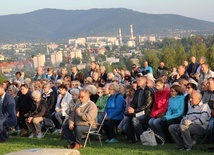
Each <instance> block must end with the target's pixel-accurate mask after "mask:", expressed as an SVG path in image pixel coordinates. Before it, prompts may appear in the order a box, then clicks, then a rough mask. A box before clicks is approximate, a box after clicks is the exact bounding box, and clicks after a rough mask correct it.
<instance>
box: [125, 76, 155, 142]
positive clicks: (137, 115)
mask: <svg viewBox="0 0 214 155" xmlns="http://www.w3.org/2000/svg"><path fill="white" fill-rule="evenodd" d="M146 81H147V78H146V77H145V76H140V77H138V78H137V85H138V89H137V90H136V91H135V93H134V97H133V100H132V102H131V104H130V107H129V108H128V112H127V113H125V115H126V116H128V117H129V119H128V120H127V121H126V127H125V129H126V130H125V133H126V135H127V140H128V142H130V143H134V142H135V141H136V139H135V135H136V137H137V139H138V140H140V135H141V134H142V133H143V131H144V129H143V126H144V125H146V124H148V121H149V118H150V108H151V105H152V102H153V96H152V92H151V91H150V90H149V88H148V87H147V86H146Z"/></svg>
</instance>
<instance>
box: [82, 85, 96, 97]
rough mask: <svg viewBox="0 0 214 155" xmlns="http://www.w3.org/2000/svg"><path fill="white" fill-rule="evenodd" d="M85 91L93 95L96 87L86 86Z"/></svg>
mask: <svg viewBox="0 0 214 155" xmlns="http://www.w3.org/2000/svg"><path fill="white" fill-rule="evenodd" d="M85 89H86V90H88V91H89V93H90V94H92V95H95V94H97V87H95V86H94V85H87V86H86V87H85Z"/></svg>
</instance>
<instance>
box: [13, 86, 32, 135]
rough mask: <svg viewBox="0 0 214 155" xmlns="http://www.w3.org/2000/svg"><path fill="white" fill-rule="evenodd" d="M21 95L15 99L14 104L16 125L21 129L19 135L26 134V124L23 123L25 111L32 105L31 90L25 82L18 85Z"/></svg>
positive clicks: (25, 116) (25, 115)
mask: <svg viewBox="0 0 214 155" xmlns="http://www.w3.org/2000/svg"><path fill="white" fill-rule="evenodd" d="M20 91H21V95H20V96H19V99H18V101H17V105H16V116H17V118H18V125H19V127H20V129H21V135H24V134H26V131H25V129H27V126H26V124H25V119H26V118H27V113H28V112H29V111H30V110H31V108H32V105H33V99H32V97H31V92H30V91H29V89H28V86H27V85H26V84H23V85H21V87H20Z"/></svg>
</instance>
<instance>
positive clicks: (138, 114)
mask: <svg viewBox="0 0 214 155" xmlns="http://www.w3.org/2000/svg"><path fill="white" fill-rule="evenodd" d="M143 115H145V111H140V112H137V113H135V117H140V116H143Z"/></svg>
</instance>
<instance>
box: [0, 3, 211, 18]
mask: <svg viewBox="0 0 214 155" xmlns="http://www.w3.org/2000/svg"><path fill="white" fill-rule="evenodd" d="M213 7H214V0H0V15H7V14H16V13H26V12H31V11H34V10H38V9H44V8H56V9H66V10H77V9H84V10H86V9H91V8H128V9H132V10H135V11H139V12H143V13H152V14H165V13H170V14H171V13H172V14H178V15H183V16H186V17H192V18H196V19H202V20H206V21H212V22H214V11H213V10H214V9H213Z"/></svg>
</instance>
